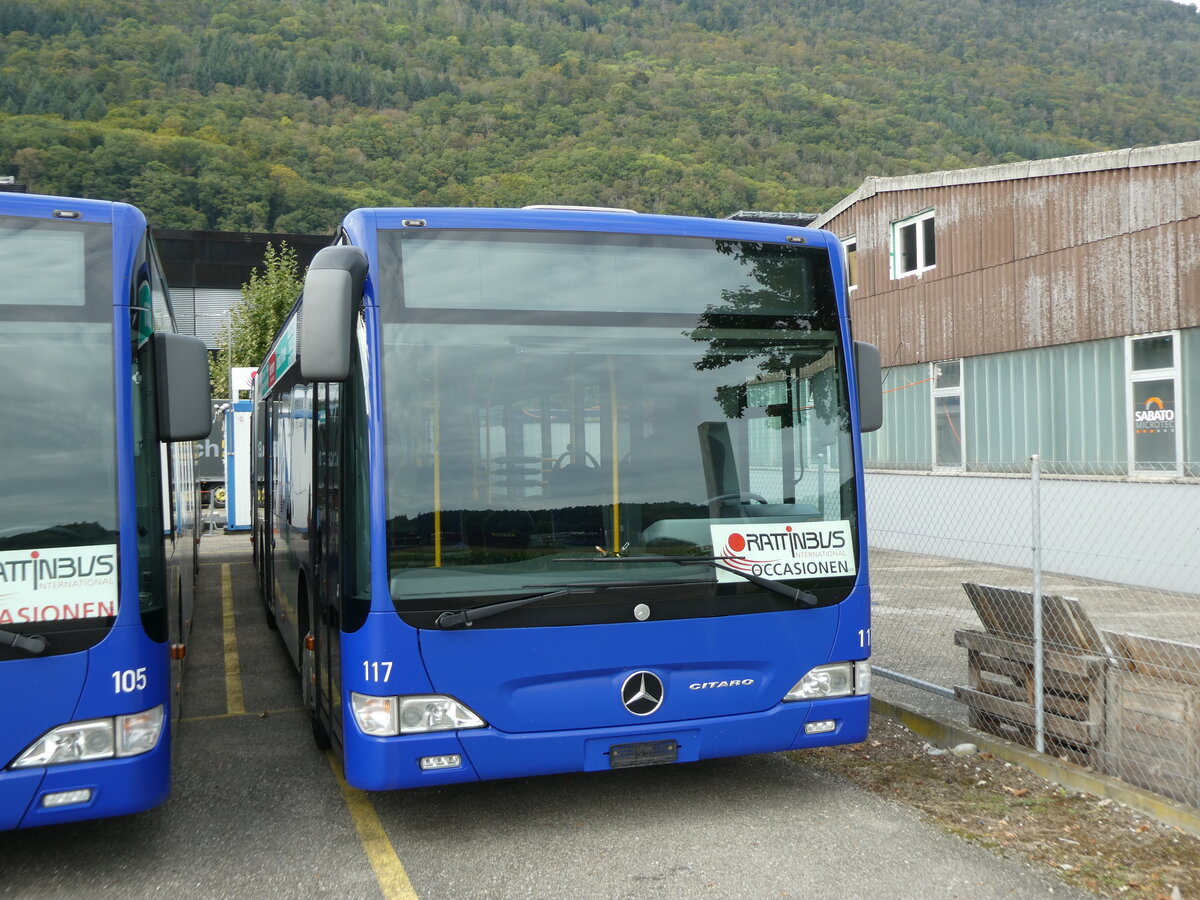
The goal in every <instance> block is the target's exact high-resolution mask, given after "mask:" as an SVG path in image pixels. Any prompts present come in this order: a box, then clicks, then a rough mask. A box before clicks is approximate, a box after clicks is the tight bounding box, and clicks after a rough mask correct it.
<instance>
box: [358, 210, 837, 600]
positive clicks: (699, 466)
mask: <svg viewBox="0 0 1200 900" xmlns="http://www.w3.org/2000/svg"><path fill="white" fill-rule="evenodd" d="M380 258H381V264H380V277H379V279H378V283H379V285H380V288H379V294H380V297H379V302H380V306H381V318H382V338H383V361H382V368H383V377H384V402H385V407H386V415H385V419H386V422H387V425H386V428H387V432H386V445H387V449H386V453H387V458H386V466H387V485H388V491H387V502H388V508H387V540H388V564H389V576H390V583H391V591H392V596H393V599H394V601H395V603H396V606H397V609H398V610H399V611H400V612H401V614H402V615H403V614H405V613H406V612H415V611H425V610H431V609H437V608H443V609H444V608H454V607H461V606H467V607H469V606H471V605H479V604H483V603H487V602H491V601H494V600H495V599H496V598H497V597H498V596H502V595H503V596H520V595H522V594H530V595H532V594H536V593H539V592H543V591H553V590H554V589H555V588H558V587H567V586H570V587H572V588H573V589H574V588H578V590H574V591H573V593H572V594H571V595H570V596H568V597H565V598H563V599H557V600H556V602H555V604H554V606H556V607H561V606H562V605H564V604H565V605H568V606H569V605H574V606H576V607H588V606H589V605H590V606H591V607H592V608H595V609H599V608H600V607H601V606H603V603H604V602H606V601H605V600H604V598H611V597H613V596H614V592H615V593H616V594H620V592H621V591H622V590H624V589H626V588H630V589H632V588H635V587H636V588H637V589H644V588H645V587H646V586H647V585H649V586H654V585H656V584H661V585H662V586H664V588H668V587H669V589H670V590H674V591H678V592H679V593H680V597H681V603H680V608H679V611H677V612H676V613H675V615H676V616H679V617H682V616H688V615H726V614H735V613H745V612H753V611H762V610H767V609H782V608H788V606H787V604H786V602H785V601H783V600H780V599H779V598H778V597H776V598H775V599H774V600H764V599H763V592H762V591H761V590H759V589H757V588H755V587H753V586H752V585H750V584H749V583H747V582H746V581H744V580H743V579H741V578H740V577H739V576H738V575H736V574H734V573H732V572H729V571H725V570H721V569H714V568H712V567H710V566H705V565H678V564H676V563H674V562H670V561H669V560H671V559H678V558H679V557H697V558H699V557H705V556H708V557H718V558H722V559H726V560H729V559H732V558H735V557H736V558H737V559H738V561H739V562H741V561H743V560H749V563H747V564H751V563H752V564H754V565H757V566H759V567H760V571H759V574H763V575H765V576H766V577H768V578H771V579H773V580H780V581H787V582H790V583H791V584H792V585H794V586H796V587H801V588H803V589H804V590H805V591H809V592H812V593H813V594H814V595H816V596H817V598H818V599H819V600H820V602H822V603H833V602H838V601H839V600H841V599H844V598H845V596H846V595H847V594H848V593H849V590H850V588H851V587H852V586H853V583H854V576H855V573H856V571H857V567H858V562H857V559H858V556H857V555H858V548H857V544H858V541H857V530H856V529H857V522H856V513H855V510H856V504H857V500H856V497H855V492H854V464H853V458H852V443H851V440H850V420H849V413H848V409H847V388H846V378H845V372H844V359H845V354H844V348H843V346H842V340H841V329H840V324H841V323H840V321H839V318H838V315H837V307H836V302H835V296H834V289H833V276H832V271H831V266H830V260H829V256H828V253H827V251H824V250H818V249H815V248H808V247H801V246H791V245H784V244H760V243H745V242H732V241H721V240H711V239H700V238H678V237H669V238H668V237H663V236H640V235H610V234H595V233H592V234H580V233H558V232H548V233H545V232H494V231H493V232H467V231H442V232H438V231H433V230H430V231H428V232H416V231H404V232H401V231H394V232H383V233H381V235H380ZM613 557H623V558H630V559H631V561H630V562H628V563H620V562H618V563H616V564H605V565H601V566H597V565H592V563H593V562H594V561H595V560H597V559H605V560H606V562H608V563H611V562H612V558H613ZM646 557H651V558H656V557H663V558H664V561H663V562H657V561H646ZM736 567H737V566H736V565H735V566H733V568H736ZM718 595H719V597H720V602H719V603H717V602H710V603H708V604H705V603H701V602H698V601H699V600H700V599H702V598H708V599H709V600H710V601H711V600H713V599H714V598H716V597H717V596H718ZM539 606H540V605H539V604H534V605H532V606H531V607H530V608H529V610H528V611H527V612H526V613H524V614H525V615H530V616H537V615H538V613H536V612H535V610H537V609H538V608H539ZM546 615H549V613H546ZM600 620H603V619H602V618H601V619H586V618H585V619H578V618H576V619H571V620H570V621H600ZM489 621H490V620H489ZM526 621H528V620H526ZM555 621H561V619H556V620H555Z"/></svg>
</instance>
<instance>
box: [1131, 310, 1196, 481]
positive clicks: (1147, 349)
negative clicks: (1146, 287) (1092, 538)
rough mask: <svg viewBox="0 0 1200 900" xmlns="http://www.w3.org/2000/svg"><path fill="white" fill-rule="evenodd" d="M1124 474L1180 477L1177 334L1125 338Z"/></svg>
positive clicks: (1181, 456)
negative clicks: (1126, 426)
mask: <svg viewBox="0 0 1200 900" xmlns="http://www.w3.org/2000/svg"><path fill="white" fill-rule="evenodd" d="M1125 358H1126V360H1127V362H1128V366H1129V473H1130V474H1131V475H1181V474H1183V473H1182V469H1181V466H1180V460H1182V458H1183V454H1182V446H1181V444H1182V440H1183V429H1182V427H1181V425H1182V423H1181V422H1180V421H1179V416H1180V412H1179V411H1180V410H1181V409H1182V404H1181V403H1180V402H1179V369H1180V366H1179V332H1177V331H1171V332H1166V333H1163V334H1149V335H1144V336H1138V337H1129V338H1126V352H1125Z"/></svg>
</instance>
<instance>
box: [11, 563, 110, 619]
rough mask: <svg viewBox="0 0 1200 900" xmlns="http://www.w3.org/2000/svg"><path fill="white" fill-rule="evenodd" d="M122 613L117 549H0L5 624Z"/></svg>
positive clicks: (89, 617)
mask: <svg viewBox="0 0 1200 900" xmlns="http://www.w3.org/2000/svg"><path fill="white" fill-rule="evenodd" d="M116 614H117V548H116V545H115V544H97V545H94V546H91V547H56V548H53V549H48V550H11V551H6V552H3V553H0V626H4V625H22V624H29V623H33V622H61V621H65V620H68V619H92V618H97V617H102V616H115V615H116Z"/></svg>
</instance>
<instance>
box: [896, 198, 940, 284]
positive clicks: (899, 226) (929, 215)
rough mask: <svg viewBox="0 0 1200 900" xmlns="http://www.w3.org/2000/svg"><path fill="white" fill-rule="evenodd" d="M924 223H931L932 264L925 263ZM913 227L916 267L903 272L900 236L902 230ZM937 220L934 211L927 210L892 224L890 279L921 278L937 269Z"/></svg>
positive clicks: (902, 249)
mask: <svg viewBox="0 0 1200 900" xmlns="http://www.w3.org/2000/svg"><path fill="white" fill-rule="evenodd" d="M925 222H931V223H933V228H934V242H933V262H927V257H928V253H927V252H926V250H927V248H926V246H925V225H924V223H925ZM909 226H913V235H914V238H913V240H914V243H915V245H916V246H915V250H916V257H917V267H916V268H915V269H909V270H907V271H906V270H903V269H901V266H903V265H904V252H903V251H904V247H903V242H902V239H901V238H902V235H903V232H904V229H905V228H907V227H909ZM936 235H937V220H936V218H935V216H934V210H932V209H927V210H925V211H924V212H919V213H917V214H916V215H915V216H909V217H908V218H907V219H899V220H897V221H895V222H893V223H892V248H891V249H892V253H891V256H892V259H891V262H892V278H893V279H895V280H897V281H898V280H900V279H901V278H911V277H913V276H914V275H915V276H918V277H919V276H921V275H922V274H924V273H925V272H929V271H932V270H933V269H936V268H937V237H936Z"/></svg>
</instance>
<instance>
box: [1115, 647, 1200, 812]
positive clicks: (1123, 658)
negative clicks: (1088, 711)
mask: <svg viewBox="0 0 1200 900" xmlns="http://www.w3.org/2000/svg"><path fill="white" fill-rule="evenodd" d="M1105 638H1106V639H1107V641H1108V643H1109V645H1110V646H1111V647H1112V650H1113V654H1114V657H1115V659H1116V662H1117V665H1116V666H1115V667H1114V668H1113V669H1112V670H1111V672H1110V673H1109V679H1108V697H1107V704H1108V705H1107V719H1106V722H1105V738H1104V753H1103V768H1104V771H1105V772H1107V773H1108V774H1110V775H1115V776H1116V777H1118V778H1120V779H1122V780H1123V781H1128V782H1129V783H1130V784H1135V785H1137V786H1138V787H1144V788H1147V789H1148V790H1152V791H1154V792H1156V793H1159V794H1162V795H1163V796H1165V797H1172V798H1174V799H1176V800H1182V801H1183V802H1185V803H1190V804H1192V805H1193V806H1200V647H1197V646H1195V645H1193V644H1180V643H1176V642H1174V641H1165V640H1161V639H1158V638H1149V637H1143V636H1141V635H1133V634H1119V633H1106V634H1105Z"/></svg>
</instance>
